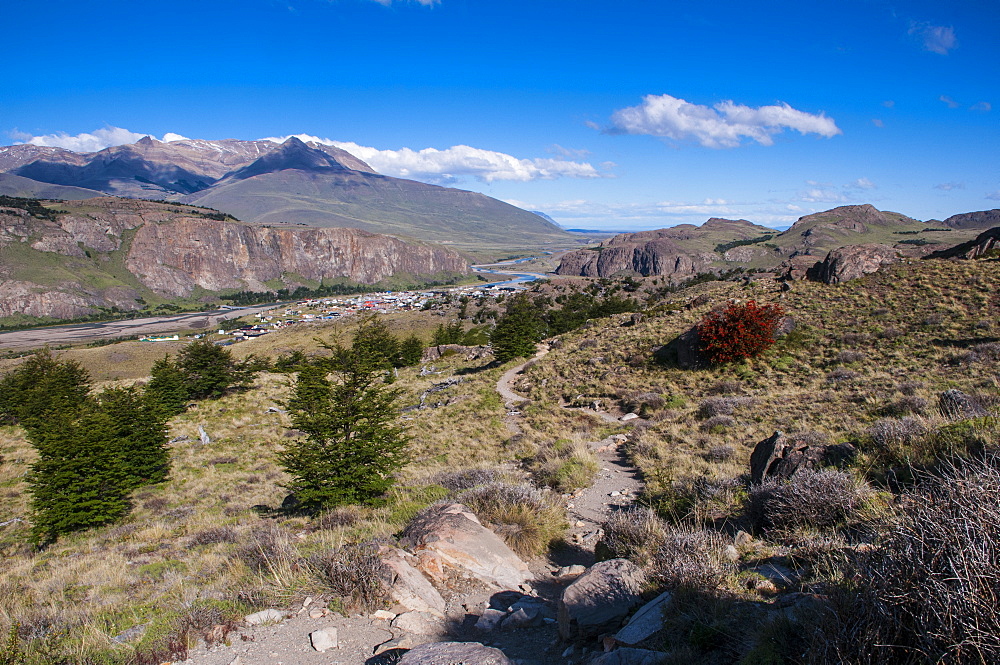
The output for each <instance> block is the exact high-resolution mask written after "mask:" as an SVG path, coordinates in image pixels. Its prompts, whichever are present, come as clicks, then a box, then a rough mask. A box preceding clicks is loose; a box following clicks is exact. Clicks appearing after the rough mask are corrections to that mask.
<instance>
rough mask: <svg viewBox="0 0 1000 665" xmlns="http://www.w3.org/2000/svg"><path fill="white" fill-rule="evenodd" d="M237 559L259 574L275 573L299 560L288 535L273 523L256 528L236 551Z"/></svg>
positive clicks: (266, 523)
mask: <svg viewBox="0 0 1000 665" xmlns="http://www.w3.org/2000/svg"><path fill="white" fill-rule="evenodd" d="M236 558H237V559H239V560H240V561H242V562H243V563H245V564H246V565H247V567H249V568H250V569H251V570H253V571H254V572H257V573H273V572H274V571H276V570H279V569H281V568H283V567H286V566H289V565H291V564H292V563H294V562H295V561H297V560H298V559H299V554H298V551H297V550H296V549H295V548H294V547H292V545H291V541H290V540H289V538H288V533H287V532H286V531H285V530H284V529H282V528H281V527H280V526H278V525H277V524H274V523H273V522H265V523H264V524H261V525H260V526H257V527H254V528H253V529H252V530H251V531H250V536H249V538H248V539H247V541H246V542H245V543H242V544H240V546H239V547H238V548H237V549H236Z"/></svg>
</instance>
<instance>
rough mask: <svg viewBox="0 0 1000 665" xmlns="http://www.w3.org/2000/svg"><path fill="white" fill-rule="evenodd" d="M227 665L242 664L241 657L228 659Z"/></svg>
mask: <svg viewBox="0 0 1000 665" xmlns="http://www.w3.org/2000/svg"><path fill="white" fill-rule="evenodd" d="M229 665H243V658H241V657H240V656H236V658H233V659H232V660H231V661H229Z"/></svg>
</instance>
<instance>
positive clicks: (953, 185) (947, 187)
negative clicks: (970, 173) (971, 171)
mask: <svg viewBox="0 0 1000 665" xmlns="http://www.w3.org/2000/svg"><path fill="white" fill-rule="evenodd" d="M934 189H940V190H942V191H945V192H950V191H951V190H953V189H965V183H964V182H942V183H940V184H937V185H934Z"/></svg>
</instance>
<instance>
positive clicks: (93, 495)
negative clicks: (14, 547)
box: [27, 408, 130, 544]
mask: <svg viewBox="0 0 1000 665" xmlns="http://www.w3.org/2000/svg"><path fill="white" fill-rule="evenodd" d="M27 435H28V440H29V441H30V442H31V443H32V445H33V446H34V447H35V448H36V449H37V451H38V458H37V459H36V460H35V462H34V464H32V465H31V471H30V473H29V474H28V484H29V490H28V491H29V493H30V494H31V510H32V534H33V538H34V540H35V542H36V543H38V544H45V543H48V542H52V541H54V540H55V539H56V537H58V536H59V535H61V534H64V533H69V532H71V531H78V530H81V529H88V528H91V527H95V526H100V525H102V524H107V523H109V522H113V521H115V520H117V519H119V518H121V517H122V516H124V515H125V514H126V513H127V512H128V508H129V503H128V493H129V489H130V488H129V482H128V477H127V474H126V473H125V472H123V468H122V464H121V459H120V457H119V452H118V446H117V444H118V443H119V441H118V434H117V432H116V427H115V423H114V421H113V419H112V418H111V417H110V415H109V414H108V413H107V412H106V411H103V410H99V409H96V408H86V409H83V411H82V414H81V415H79V417H77V418H73V417H72V416H71V415H69V414H67V413H64V412H56V413H54V414H53V415H52V416H51V417H50V418H49V419H48V420H47V421H45V422H42V423H37V424H35V425H33V426H32V427H30V428H28V429H27Z"/></svg>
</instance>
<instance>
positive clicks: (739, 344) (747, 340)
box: [697, 300, 785, 365]
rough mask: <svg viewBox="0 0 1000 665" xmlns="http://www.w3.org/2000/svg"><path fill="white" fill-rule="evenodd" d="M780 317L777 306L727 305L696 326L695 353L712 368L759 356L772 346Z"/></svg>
mask: <svg viewBox="0 0 1000 665" xmlns="http://www.w3.org/2000/svg"><path fill="white" fill-rule="evenodd" d="M784 315H785V311H784V310H783V309H781V307H779V306H778V305H758V304H757V301H755V300H748V301H747V302H745V303H742V304H740V303H735V302H734V303H729V305H728V306H727V307H725V308H724V309H721V310H716V311H714V312H709V313H708V315H706V316H705V318H704V319H702V320H701V323H699V324H698V327H697V331H698V352H699V353H700V354H701V356H702V357H703V358H704V359H705V360H707V361H708V362H710V363H712V364H713V365H718V364H722V363H728V362H732V361H734V360H743V359H745V358H752V357H754V356H757V355H760V354H761V353H763V352H764V351H766V350H767V349H768V348H769V347H770V346H771V345H772V344H774V334H775V332H776V331H777V329H778V324H779V323H780V322H781V318H782V317H783V316H784Z"/></svg>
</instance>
